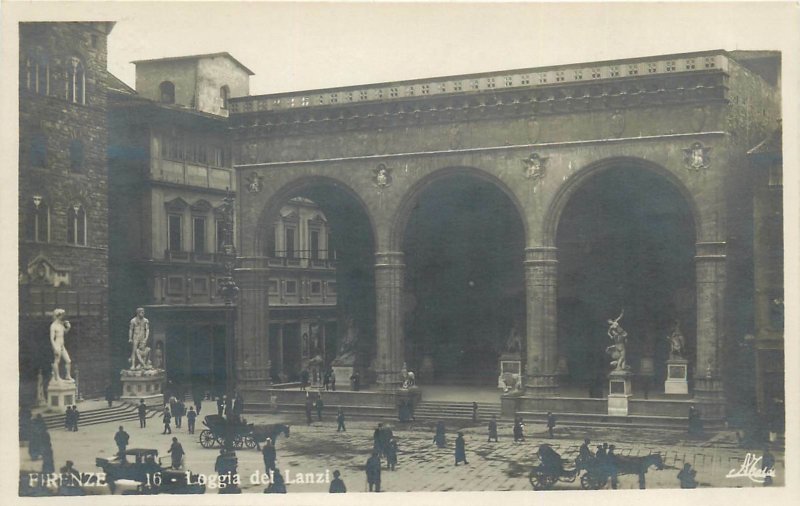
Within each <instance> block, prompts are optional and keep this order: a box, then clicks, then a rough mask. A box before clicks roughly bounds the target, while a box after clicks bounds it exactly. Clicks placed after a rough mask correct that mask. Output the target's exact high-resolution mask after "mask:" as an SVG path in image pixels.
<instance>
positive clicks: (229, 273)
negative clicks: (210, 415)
mask: <svg viewBox="0 0 800 506" xmlns="http://www.w3.org/2000/svg"><path fill="white" fill-rule="evenodd" d="M222 202H223V204H222V210H221V211H222V217H223V222H222V230H223V234H222V251H223V253H222V255H221V261H222V265H223V268H224V270H225V275H224V276H221V277H219V278H218V279H217V292H218V293H219V294H220V295H221V296H222V298H223V300H224V301H225V376H226V378H225V380H226V381H225V383H226V385H225V392H226V397H227V401H226V406H225V407H226V408H228V406H232V403H233V395H234V391H235V388H234V387H235V382H236V365H235V364H236V362H235V357H234V355H235V353H236V351H235V350H236V347H235V346H234V344H235V343H234V335H235V318H236V305H235V303H236V298H237V297H238V295H239V287H238V286H236V280H235V279H234V278H233V270H234V268H235V267H236V246H234V244H233V212H234V198H233V194H232V193H231V191H230V190H229V189H228V190H227V192H226V194H225V198H224V199H222ZM231 411H232V410H231V409H228V413H227V414H226V417H227V420H226V423H225V438H224V446H223V450H224V451H223V454H222V456H221V458H222V466H221V467H220V469H218V472H219V473H220V474H222V475H227V476H228V479H229V481H228V484H227V486H226V487H225V488H222V489H220V493H227V494H238V493H241V489H239V486H238V485H237V484H236V483H234V482H233V481H232V479H231V478H232V477H233V476H235V475H236V472H237V469H236V468H237V466H238V459H237V458H236V451H235V450H234V448H233V439H234V429H233V424H232V423H231V416H230V415H231Z"/></svg>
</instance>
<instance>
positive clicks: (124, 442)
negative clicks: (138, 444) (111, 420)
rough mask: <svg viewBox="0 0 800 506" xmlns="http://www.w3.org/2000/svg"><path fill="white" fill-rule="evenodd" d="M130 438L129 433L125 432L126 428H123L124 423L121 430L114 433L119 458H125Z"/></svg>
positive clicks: (120, 427)
mask: <svg viewBox="0 0 800 506" xmlns="http://www.w3.org/2000/svg"><path fill="white" fill-rule="evenodd" d="M130 438H131V437H130V436H129V435H128V433H127V432H125V429H123V428H122V425H120V426H119V430H118V431H117V433H116V434H114V442H115V443H117V459H118V460H125V450H126V449H127V448H128V441H129V440H130Z"/></svg>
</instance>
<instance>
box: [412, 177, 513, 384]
mask: <svg viewBox="0 0 800 506" xmlns="http://www.w3.org/2000/svg"><path fill="white" fill-rule="evenodd" d="M412 205H413V206H414V207H413V208H412V210H411V212H410V215H409V218H408V221H407V225H406V228H405V235H404V240H403V252H404V253H405V262H406V271H405V283H404V288H405V294H404V332H405V336H406V353H405V356H406V357H407V358H408V359H409V368H410V369H412V370H414V371H417V373H418V376H419V379H420V382H422V383H432V382H436V383H462V384H482V385H496V384H497V367H498V356H499V354H500V353H501V352H502V351H503V350H504V346H505V343H506V340H507V338H508V336H509V334H510V332H511V329H512V326H514V325H516V326H517V329H524V328H525V284H524V275H523V266H522V262H523V257H524V241H525V233H524V227H523V224H522V221H521V219H520V216H519V213H518V211H517V209H516V207H515V206H514V204H513V203H512V201H511V200H510V199H509V198H508V196H507V195H505V194H504V193H503V191H501V190H500V189H499V188H498V187H497V186H496V185H495V184H493V183H491V182H487V181H484V180H481V179H479V178H477V177H472V176H469V175H465V174H455V175H449V176H445V177H443V178H441V179H437V180H435V181H433V182H431V183H429V184H428V186H427V187H425V188H424V189H423V190H422V191H421V192H420V193H419V195H418V196H417V197H416V200H415V202H413V204H412ZM522 332H523V335H524V330H522Z"/></svg>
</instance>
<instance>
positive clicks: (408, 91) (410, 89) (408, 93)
mask: <svg viewBox="0 0 800 506" xmlns="http://www.w3.org/2000/svg"><path fill="white" fill-rule="evenodd" d="M406 96H407V97H413V96H414V87H413V86H409V87H407V88H406Z"/></svg>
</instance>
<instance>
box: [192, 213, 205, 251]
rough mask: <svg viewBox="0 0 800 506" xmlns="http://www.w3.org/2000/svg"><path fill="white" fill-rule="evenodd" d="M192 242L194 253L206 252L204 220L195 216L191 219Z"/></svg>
mask: <svg viewBox="0 0 800 506" xmlns="http://www.w3.org/2000/svg"><path fill="white" fill-rule="evenodd" d="M192 241H193V242H194V250H193V251H194V252H195V253H205V252H206V219H205V218H201V217H197V216H195V217H194V218H192Z"/></svg>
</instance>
